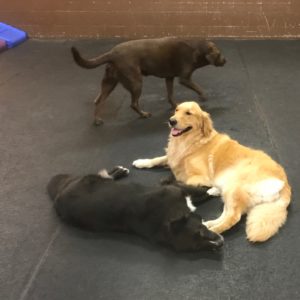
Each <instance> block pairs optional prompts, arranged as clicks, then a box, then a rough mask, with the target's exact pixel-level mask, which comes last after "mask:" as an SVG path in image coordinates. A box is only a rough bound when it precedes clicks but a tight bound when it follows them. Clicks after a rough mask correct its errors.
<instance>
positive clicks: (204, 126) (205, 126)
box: [200, 112, 213, 137]
mask: <svg viewBox="0 0 300 300" xmlns="http://www.w3.org/2000/svg"><path fill="white" fill-rule="evenodd" d="M201 118H202V119H201V127H200V130H201V133H202V136H203V137H208V136H209V135H210V134H211V132H212V130H213V123H212V120H211V118H210V115H209V114H208V113H207V112H203V114H202V116H201Z"/></svg>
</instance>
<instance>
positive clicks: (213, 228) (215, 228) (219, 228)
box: [209, 225, 224, 234]
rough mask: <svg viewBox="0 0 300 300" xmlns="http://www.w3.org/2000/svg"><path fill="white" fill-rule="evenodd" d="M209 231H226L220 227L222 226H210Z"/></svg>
mask: <svg viewBox="0 0 300 300" xmlns="http://www.w3.org/2000/svg"><path fill="white" fill-rule="evenodd" d="M209 230H210V231H213V232H214V233H219V234H220V233H222V232H223V231H224V230H223V229H222V228H221V227H220V226H218V225H216V226H210V227H209Z"/></svg>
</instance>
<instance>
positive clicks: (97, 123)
mask: <svg viewBox="0 0 300 300" xmlns="http://www.w3.org/2000/svg"><path fill="white" fill-rule="evenodd" d="M103 124H104V122H103V120H102V119H100V118H97V119H95V120H94V125H95V126H101V125H103Z"/></svg>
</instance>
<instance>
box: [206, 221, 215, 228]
mask: <svg viewBox="0 0 300 300" xmlns="http://www.w3.org/2000/svg"><path fill="white" fill-rule="evenodd" d="M213 223H214V222H213V221H206V222H203V225H204V226H206V227H207V228H208V229H210V227H212V226H213V225H214V224H213Z"/></svg>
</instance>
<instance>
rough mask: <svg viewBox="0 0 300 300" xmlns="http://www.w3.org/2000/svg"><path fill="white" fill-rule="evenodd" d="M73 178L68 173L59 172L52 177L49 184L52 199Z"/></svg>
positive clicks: (48, 188)
mask: <svg viewBox="0 0 300 300" xmlns="http://www.w3.org/2000/svg"><path fill="white" fill-rule="evenodd" d="M71 178H73V177H72V176H71V175H68V174H59V175H55V176H54V177H52V178H51V180H50V181H49V183H48V185H47V190H48V193H49V196H50V198H51V199H52V200H54V199H55V198H56V196H57V195H58V194H59V193H60V192H61V191H62V189H63V188H64V187H65V186H66V184H67V183H68V182H69V181H70V180H71Z"/></svg>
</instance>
